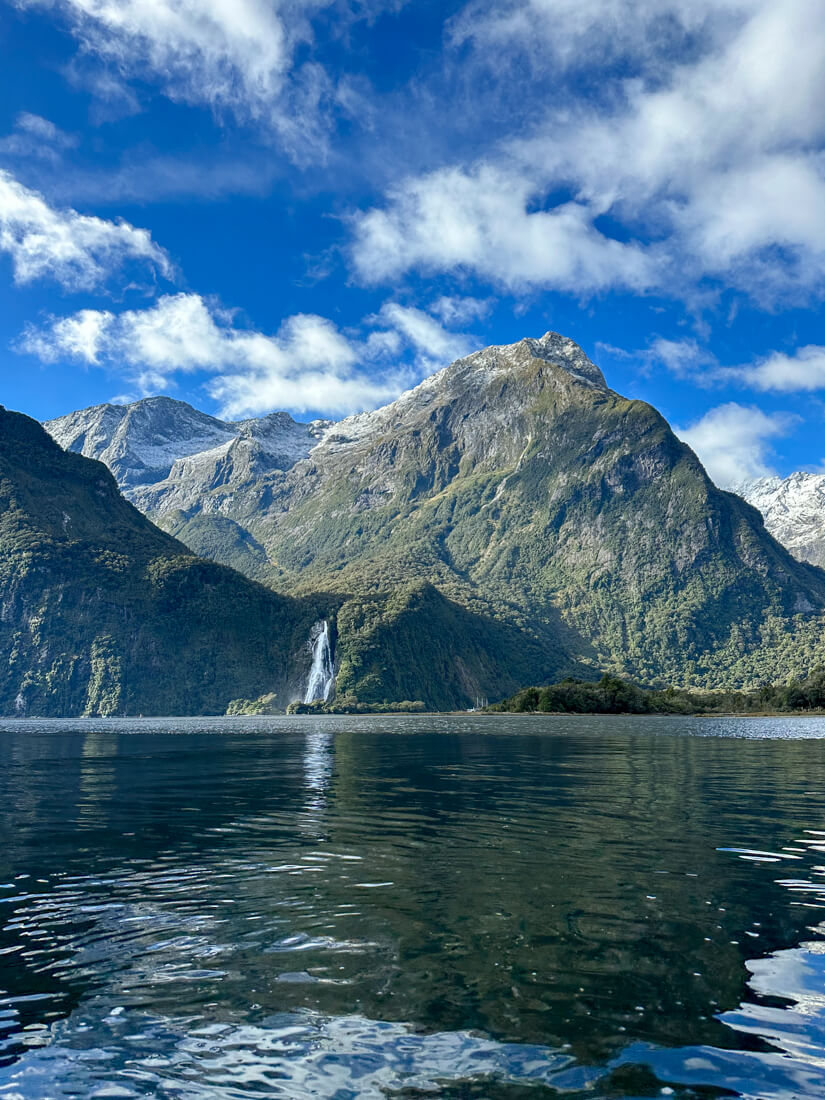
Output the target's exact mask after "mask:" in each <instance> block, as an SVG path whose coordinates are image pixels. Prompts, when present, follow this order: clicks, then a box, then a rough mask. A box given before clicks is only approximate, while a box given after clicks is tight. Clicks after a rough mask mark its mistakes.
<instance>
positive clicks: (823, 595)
mask: <svg viewBox="0 0 825 1100" xmlns="http://www.w3.org/2000/svg"><path fill="white" fill-rule="evenodd" d="M81 415H82V414H81ZM305 430H306V431H307V433H309V432H310V431H311V430H315V431H316V432H317V436H316V437H313V441H312V442H313V445H312V446H309V447H308V450H307V452H306V454H305V455H303V456H300V457H298V458H297V459H296V460H295V461H294V462H293V463H292V464H291V465H288V466H287V464H285V463H284V464H282V467H278V468H271V469H269V470H265V469H262V468H259V469H256V470H254V471H248V473H244V474H243V475H242V476H236V474H235V469H236V467H235V466H234V465H233V467H232V470H233V473H232V476H231V477H229V478H224V479H223V480H221V479H220V478H215V477H213V476H211V473H210V476H209V477H207V478H205V477H203V476H201V474H200V472H199V471H201V470H202V469H203V468H207V469H209V470H210V471H211V470H212V469H213V467H212V466H211V465H210V463H211V459H210V460H207V458H206V455H205V454H201V455H200V456H199V457H198V458H197V459H194V458H191V457H190V458H182V459H181V460H180V461H178V462H177V463H175V464H173V466H172V467H170V470H169V473H168V474H167V475H166V477H164V478H163V479H161V480H158V481H155V482H153V483H144V484H142V485H140V486H138V487H135V488H134V489H133V490H131V493H132V498H133V499H134V500H135V501H136V503H137V504H138V505H139V506H140V508H141V509H142V510H143V511H145V512H146V514H147V515H149V516H151V517H152V518H153V519H155V520H156V521H158V522H160V523H162V524H163V525H164V526H165V527H167V528H168V529H169V530H172V531H174V532H175V533H176V534H178V535H180V537H181V538H183V539H184V540H185V541H188V542H189V543H190V545H193V544H194V545H196V546H197V547H198V549H199V550H201V551H202V552H204V553H209V554H210V555H211V556H214V557H215V558H223V559H224V560H229V561H231V562H232V564H237V565H239V566H241V567H243V568H245V569H246V570H247V571H248V572H249V573H250V575H253V576H256V577H259V578H260V579H262V580H265V581H266V582H267V583H268V584H269V585H270V586H271V587H273V588H275V589H276V590H278V591H282V592H288V593H290V594H295V593H300V592H310V591H315V592H319V591H321V592H327V593H329V594H330V596H332V595H333V594H338V595H341V596H342V598H343V597H344V596H345V597H346V599H345V602H344V604H342V605H341V608H340V610H339V611H338V613H337V637H338V656H337V659H336V660H337V666H338V669H339V671H338V690H339V692H345V693H347V694H352V695H354V696H356V697H358V698H359V699H369V698H377V699H380V698H381V697H387V693H389V696H388V697H392V696H393V695H394V694H396V693H397V692H398V691H400V690H401V687H400V686H396V685H397V684H398V683H400V682H399V681H398V679H397V678H398V676H399V670H400V669H402V668H403V667H404V663H405V661H407V660H412V661H413V662H414V663H415V664H416V667H417V668H418V670H419V673H420V675H419V680H421V679H422V677H423V679H426V677H427V676H429V675H431V674H432V672H433V665H432V664H431V663H430V661H429V657H428V654H429V652H430V650H431V649H435V648H438V647H439V646H440V644H441V640H442V639H441V636H440V634H439V628H440V618H438V619H435V620H433V619H432V618H431V616H429V615H427V614H422V613H421V608H422V606H424V605H427V604H428V601H436V602H437V601H439V600H446V601H448V603H449V607H450V615H449V616H447V615H445V616H444V618H445V619H446V618H450V617H452V616H453V613H455V615H458V614H459V612H460V613H461V614H465V613H466V614H469V615H472V616H477V617H478V620H479V621H480V622H481V623H483V624H485V629H484V631H482V632H481V634H479V637H482V638H483V639H484V647H485V652H487V653H494V654H497V656H498V659H499V661H504V664H505V666H507V662H508V661H509V662H512V661H513V660H515V656H516V655H515V651H514V650H513V646H512V638H514V637H520V638H521V642H520V643H519V645H520V652H519V662H520V664H519V667H518V669H516V668H515V667H514V666H513V665H512V663H511V664H510V665H509V666H508V667H507V671H508V672H509V674H510V675H511V676H512V678H515V679H520V678H521V677H522V676H524V675H525V667H524V666H525V664H529V665H536V664H538V663H540V660H539V658H540V657H541V655H544V665H545V671H544V673H543V675H542V676H540V677H535V676H534V677H533V678H532V680H530V681H527V680H523V679H522V681H521V682H522V684H524V683H527V682H534V683H535V682H548V681H549V680H550V679H552V678H553V677H554V675H558V673H559V672H562V673H564V672H581V670H582V669H588V670H590V675H592V674H593V673H594V672H595V671H596V670H598V671H605V670H607V671H610V672H613V673H616V674H619V675H623V676H628V677H630V678H633V679H635V680H638V681H640V682H643V683H651V684H653V683H662V682H669V681H673V682H676V683H680V684H691V683H693V684H701V685H707V686H714V685H721V684H731V685H733V684H751V683H756V682H759V681H760V680H763V679H776V678H777V670H778V669H779V670H783V671H786V672H787V673H788V674H791V673H794V672H796V671H800V672H802V671H805V670H806V669H807V668H808V667H809V666H810V665H811V664H812V663H815V661H816V659H817V656H818V653H819V652H820V651H819V648H818V647H819V631H820V629H821V618H822V613H823V608H825V573H822V572H821V571H820V570H818V569H815V568H813V567H811V566H809V565H807V564H804V563H800V562H798V561H796V560H795V559H794V558H793V557H792V556H791V555H790V554H789V553H788V552H787V551H786V550H785V549H784V548H783V547H782V546H781V545H780V544H779V543H778V542H776V541H775V540H774V539H773V538H772V537H771V535H770V534H769V533H768V532H767V531H766V530H765V527H764V525H763V522H762V517H761V515H760V514H759V513H758V512H757V511H756V510H755V509H754V508H752V507H750V506H749V505H748V504H747V503H745V502H744V501H743V500H742V499H740V498H739V497H738V496H736V495H734V494H731V493H726V492H722V491H720V490H719V489H717V488H716V487H715V486H714V485H713V483H712V482H711V481H710V479H709V478H708V476H707V474H706V473H705V471H704V469H703V467H702V466H701V464H700V462H699V460H698V459H697V458H696V456H695V455H694V454H693V452H692V451H691V450H690V449H689V448H688V447H687V446H686V445H685V444H683V443H681V442H680V441H679V440H678V439H677V438H676V437H675V435H674V434H673V432H672V431H671V430H670V428H669V426H668V424H667V423H666V421H665V420H664V419H663V418H662V417H661V416H660V415H659V413H657V412H656V410H655V409H653V408H652V407H651V406H650V405H647V404H645V403H644V402H640V401H630V400H627V399H626V398H624V397H622V396H620V395H619V394H617V393H615V392H614V391H612V390H611V389H610V388H609V387H608V386H607V384H606V382H605V379H604V377H603V375H602V373H601V371H600V370H599V369H598V367H597V366H595V365H594V364H593V363H592V362H590V360H589V359H588V358H587V356H586V355H585V354H584V352H583V351H582V349H581V348H579V347H578V346H577V345H576V344H574V343H573V342H572V341H570V340H568V339H566V338H564V337H563V336H560V335H558V334H556V333H547V334H546V335H545V336H544V337H542V338H541V339H539V340H533V339H524V340H521V341H519V342H518V343H516V344H513V345H509V346H497V347H491V348H486V349H484V350H482V351H479V352H476V353H475V354H473V355H470V356H468V357H466V358H464V359H460V360H458V361H457V362H456V363H453V364H452V365H450V366H449V367H446V368H445V369H444V370H442V371H440V372H439V373H438V374H435V375H434V376H433V377H431V378H429V379H427V380H426V381H424V382H422V383H421V385H419V386H417V387H416V388H415V389H413V390H411V391H409V392H408V393H406V394H403V395H402V396H401V397H400V398H399V399H398V400H397V401H395V402H393V403H392V404H390V405H388V406H386V407H385V408H383V409H378V410H376V411H375V412H369V413H363V414H359V415H357V416H353V417H349V418H347V419H346V420H343V421H341V422H339V423H338V424H335V425H323V426H316V427H315V428H314V429H313V427H312V426H307V427H306V429H305ZM316 439H317V441H316ZM208 453H209V452H207V454H208ZM187 464H188V465H187ZM227 524H229V525H231V532H234V535H231V533H230V532H228V530H227ZM243 540H247V543H248V546H247V547H246V548H245V549H243V550H240V549H239V545H240V544H241V543H242V542H243ZM422 586H424V587H422ZM416 609H417V610H416ZM494 627H495V628H496V629H502V630H504V629H506V630H508V631H514V632H516V634H514V635H513V636H512V638H511V641H510V642H509V643H507V644H505V643H504V641H503V639H501V638H499V639H498V640H493V638H492V634H491V632H492V633H495V631H494V629H493V628H494ZM468 629H471V628H470V626H469V623H464V624H463V625H461V626H457V625H455V624H454V625H453V628H452V629H451V632H450V633H449V635H448V636H449V638H450V639H451V642H450V644H451V645H459V646H460V645H463V644H466V639H467V637H468V634H467V630H468ZM379 639H380V644H379ZM502 646H504V648H501V647H502ZM402 655H403V656H402ZM456 656H457V658H458V659H461V652H460V651H459V652H458V654H457V655H456ZM522 656H523V658H524V659H523V660H522ZM552 668H555V669H556V673H554V672H553V671H551V669H552ZM406 675H407V674H406V673H404V676H406ZM402 679H403V677H402ZM499 682H500V681H499ZM389 684H393V686H392V688H390V687H389V686H388V685H389ZM486 694H488V695H489V696H490V698H494V697H495V695H494V693H493V692H492V691H488V692H486ZM404 697H406V698H415V696H414V695H410V694H408V692H407V691H406V689H405V691H404Z"/></svg>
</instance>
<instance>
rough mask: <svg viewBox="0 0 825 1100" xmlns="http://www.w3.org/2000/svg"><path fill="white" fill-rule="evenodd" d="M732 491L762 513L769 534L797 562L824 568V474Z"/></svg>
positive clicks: (746, 484) (747, 485)
mask: <svg viewBox="0 0 825 1100" xmlns="http://www.w3.org/2000/svg"><path fill="white" fill-rule="evenodd" d="M733 491H734V492H736V493H738V494H739V495H740V496H742V497H744V498H745V500H746V501H747V502H748V503H749V504H752V505H753V506H754V508H758V509H759V511H760V512H761V513H762V515H763V517H764V519H765V526H766V527H767V529H768V531H770V533H771V534H772V535H773V537H774V538H775V539H778V540H779V542H781V543H782V544H783V545H784V546H786V547H787V549H788V550H790V552H791V553H792V554H793V555H794V557H795V558H798V559H799V560H800V561H809V562H811V563H812V564H814V565H821V566H825V474H806V473H802V472H798V473H795V474H791V475H790V476H789V477H786V478H781V477H760V478H756V479H755V480H753V481H745V482H742V483H741V484H739V485H736V486H734V488H733Z"/></svg>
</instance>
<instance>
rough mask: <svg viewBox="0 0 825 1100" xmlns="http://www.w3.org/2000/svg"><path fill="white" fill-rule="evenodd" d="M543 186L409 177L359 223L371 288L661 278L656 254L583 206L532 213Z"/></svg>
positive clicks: (522, 180) (358, 251) (576, 284)
mask: <svg viewBox="0 0 825 1100" xmlns="http://www.w3.org/2000/svg"><path fill="white" fill-rule="evenodd" d="M540 194H541V189H540V188H538V187H536V186H534V185H533V183H532V182H531V181H530V180H529V179H528V178H527V177H526V176H519V175H518V174H517V173H515V172H511V171H508V170H506V169H505V168H504V167H493V166H488V165H480V166H476V167H474V168H472V169H470V170H464V169H462V168H449V169H443V170H439V171H437V172H433V173H431V174H430V175H427V176H422V177H419V178H418V179H413V180H408V181H406V182H405V183H403V184H401V185H400V186H399V187H397V188H396V189H395V190H394V191H393V192H392V193H391V194H390V196H389V202H388V205H387V207H386V208H385V209H373V210H370V211H368V212H367V213H365V214H362V215H360V216H358V217H357V218H356V219H355V233H356V240H355V247H354V251H353V259H354V262H355V267H356V270H357V271H358V274H359V275H360V276H361V278H363V279H364V280H365V281H366V282H380V281H383V280H386V279H392V278H395V277H396V276H397V275H399V274H401V273H402V272H404V271H406V270H409V269H412V268H417V269H419V270H422V271H425V272H436V271H444V270H453V269H456V268H457V269H465V270H467V271H472V272H473V273H475V274H477V275H480V276H482V277H484V278H486V279H488V280H489V281H490V282H493V283H497V284H499V285H502V286H504V287H507V288H508V289H518V288H521V287H524V286H527V285H537V284H538V285H547V286H553V287H557V288H558V289H562V290H572V291H580V290H589V291H594V290H600V289H603V288H605V287H607V286H610V285H615V284H619V285H622V286H626V287H631V288H633V289H636V290H643V289H645V288H646V287H648V286H650V285H652V284H653V282H654V281H655V279H656V276H655V264H654V261H653V260H652V259H651V257H650V256H647V255H645V254H644V253H643V252H642V250H641V249H640V248H639V247H637V246H636V245H635V244H632V243H623V242H620V241H618V240H611V239H609V238H607V237H605V236H603V235H602V234H601V233H599V232H598V230H597V229H595V228H594V226H593V224H592V216H591V214H590V212H589V211H588V209H587V208H586V207H585V206H583V205H581V204H580V203H576V202H568V203H564V204H562V205H560V206H557V207H555V208H554V209H552V210H549V211H548V210H537V211H536V212H529V211H528V206H529V205H530V204H531V203H532V202H533V200H534V199H536V198H538V197H540Z"/></svg>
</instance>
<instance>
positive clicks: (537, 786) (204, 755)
mask: <svg viewBox="0 0 825 1100" xmlns="http://www.w3.org/2000/svg"><path fill="white" fill-rule="evenodd" d="M823 739H825V723H823V722H822V721H820V720H817V719H753V718H751V719H740V720H737V719H713V720H708V719H684V720H683V719H651V718H644V719H635V718H600V719H589V718H577V719H562V718H526V717H505V716H502V717H486V716H483V717H471V716H468V717H467V718H452V717H451V718H446V717H445V718H437V719H433V718H409V719H360V718H327V719H315V718H308V717H307V718H298V719H232V720H226V719H215V720H192V719H190V720H170V721H155V720H153V721H135V720H125V719H124V720H119V721H106V720H88V721H79V722H45V721H44V722H9V723H7V724H6V725H5V726H3V727H0V1097H22V1098H32V1097H49V1098H58V1097H63V1096H74V1097H133V1096H135V1097H137V1096H139V1097H148V1096H152V1097H174V1098H194V1097H209V1098H212V1097H214V1098H217V1100H229V1098H241V1097H243V1098H250V1097H283V1098H289V1100H305V1098H310V1097H313V1098H323V1100H333V1098H334V1100H345V1098H350V1097H353V1098H354V1097H358V1098H366V1100H384V1098H386V1097H395V1098H398V1100H402V1098H403V1100H416V1098H422V1100H423V1098H424V1097H434V1096H438V1097H449V1098H452V1100H467V1098H475V1100H481V1098H484V1100H528V1098H538V1097H540V1096H557V1095H562V1096H566V1097H571V1098H579V1097H582V1098H583V1097H611V1098H618V1097H648V1096H660V1095H671V1096H678V1097H711V1096H717V1095H732V1094H733V1095H739V1096H743V1097H754V1098H756V1097H758V1098H760V1100H761V1098H787V1100H790V1098H792V1097H794V1098H796V1097H803V1098H808V1097H810V1098H813V1097H821V1096H823V1095H825V937H823V935H822V929H821V928H820V927H819V922H820V919H821V918H822V917H823V916H825V914H823V912H822V908H823V907H825V867H823V866H822V864H823V863H825V860H823V852H825V740H823Z"/></svg>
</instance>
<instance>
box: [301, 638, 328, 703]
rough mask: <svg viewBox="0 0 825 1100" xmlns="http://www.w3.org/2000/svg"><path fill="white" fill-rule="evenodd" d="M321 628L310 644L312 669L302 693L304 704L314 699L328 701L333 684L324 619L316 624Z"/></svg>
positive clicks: (312, 701)
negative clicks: (304, 690)
mask: <svg viewBox="0 0 825 1100" xmlns="http://www.w3.org/2000/svg"><path fill="white" fill-rule="evenodd" d="M319 626H320V627H321V629H320V630H319V631H318V633H317V634H316V635H315V640H314V641H313V642H312V668H311V669H310V670H309V680H308V681H307V689H306V692H305V693H304V702H305V703H314V702H315V700H316V699H323V701H324V702H325V703H326V701H327V700H328V699H329V695H330V692H331V691H332V688H333V685H334V683H335V670H334V668H333V666H332V649H331V648H330V644H329V623H328V622H327V621H326V619H324V621H323V623H316V624H315V626H314V627H313V633H315V630H316V628H317V627H319Z"/></svg>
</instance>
